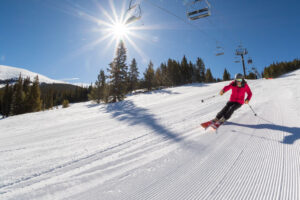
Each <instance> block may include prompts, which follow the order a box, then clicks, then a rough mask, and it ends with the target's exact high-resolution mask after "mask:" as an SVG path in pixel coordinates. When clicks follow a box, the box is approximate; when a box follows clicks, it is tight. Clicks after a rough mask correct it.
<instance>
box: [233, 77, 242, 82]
mask: <svg viewBox="0 0 300 200" xmlns="http://www.w3.org/2000/svg"><path fill="white" fill-rule="evenodd" d="M235 80H236V81H237V82H242V81H243V79H241V78H238V79H235Z"/></svg>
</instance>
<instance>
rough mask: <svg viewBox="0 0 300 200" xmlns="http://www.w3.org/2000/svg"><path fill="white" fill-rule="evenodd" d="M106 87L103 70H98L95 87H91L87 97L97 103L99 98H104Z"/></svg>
mask: <svg viewBox="0 0 300 200" xmlns="http://www.w3.org/2000/svg"><path fill="white" fill-rule="evenodd" d="M105 87H106V76H105V73H104V71H103V70H100V73H99V75H98V79H97V81H96V82H95V87H93V89H92V91H91V93H90V94H89V99H90V100H94V101H96V102H97V103H98V104H99V103H100V101H101V100H104V90H105Z"/></svg>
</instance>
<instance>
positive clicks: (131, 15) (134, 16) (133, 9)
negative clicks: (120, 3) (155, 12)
mask: <svg viewBox="0 0 300 200" xmlns="http://www.w3.org/2000/svg"><path fill="white" fill-rule="evenodd" d="M141 18H142V9H141V6H140V3H139V2H137V1H136V0H131V1H130V3H129V8H128V10H127V11H126V14H125V24H131V23H134V22H136V21H138V20H140V19H141Z"/></svg>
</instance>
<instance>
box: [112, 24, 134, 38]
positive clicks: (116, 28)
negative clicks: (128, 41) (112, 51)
mask: <svg viewBox="0 0 300 200" xmlns="http://www.w3.org/2000/svg"><path fill="white" fill-rule="evenodd" d="M111 31H112V34H113V36H114V37H115V38H116V39H124V38H125V37H128V34H129V32H130V30H129V27H128V26H127V25H126V24H125V23H120V22H117V23H114V24H113V25H112V27H111Z"/></svg>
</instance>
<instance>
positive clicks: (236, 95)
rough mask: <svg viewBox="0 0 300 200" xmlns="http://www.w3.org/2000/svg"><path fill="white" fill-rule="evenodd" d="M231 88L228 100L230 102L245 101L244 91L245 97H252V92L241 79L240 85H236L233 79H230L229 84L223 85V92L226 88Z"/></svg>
mask: <svg viewBox="0 0 300 200" xmlns="http://www.w3.org/2000/svg"><path fill="white" fill-rule="evenodd" d="M230 89H231V90H232V93H231V96H230V100H229V101H232V102H238V103H240V104H244V102H245V93H247V98H246V99H248V100H249V101H250V99H251V97H252V92H251V90H250V88H249V86H248V84H247V83H246V81H244V80H243V82H242V87H238V86H237V84H236V82H235V81H232V82H231V83H230V84H229V85H227V86H225V87H224V88H223V91H224V93H225V92H227V91H228V90H230Z"/></svg>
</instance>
